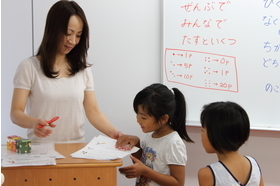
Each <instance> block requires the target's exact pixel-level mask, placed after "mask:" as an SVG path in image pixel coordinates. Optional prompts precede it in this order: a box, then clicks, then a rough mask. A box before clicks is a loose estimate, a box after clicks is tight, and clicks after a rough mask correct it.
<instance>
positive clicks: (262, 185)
mask: <svg viewBox="0 0 280 186" xmlns="http://www.w3.org/2000/svg"><path fill="white" fill-rule="evenodd" d="M260 186H264V182H263V178H262V177H261V181H260Z"/></svg>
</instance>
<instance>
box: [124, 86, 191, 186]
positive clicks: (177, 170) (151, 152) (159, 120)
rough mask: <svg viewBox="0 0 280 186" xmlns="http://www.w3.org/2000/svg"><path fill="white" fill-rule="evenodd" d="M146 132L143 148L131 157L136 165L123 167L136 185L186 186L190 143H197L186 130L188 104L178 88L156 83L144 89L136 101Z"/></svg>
mask: <svg viewBox="0 0 280 186" xmlns="http://www.w3.org/2000/svg"><path fill="white" fill-rule="evenodd" d="M133 108H134V111H135V113H136V115H137V117H136V118H137V123H139V125H140V127H141V129H142V131H143V132H144V133H147V134H146V136H145V138H144V139H143V140H141V142H139V143H138V145H136V146H138V147H140V148H141V150H139V151H138V152H136V153H135V154H133V156H131V159H132V161H133V162H134V164H133V165H131V166H128V167H123V168H120V169H119V171H120V172H121V173H123V174H125V175H126V177H127V178H135V177H138V178H137V182H136V185H139V186H140V185H150V186H154V185H166V186H168V185H170V186H183V185H184V183H185V165H186V161H187V154H186V146H185V143H184V142H183V140H185V141H186V142H193V141H192V140H191V139H190V137H189V136H188V134H187V131H186V103H185V98H184V95H183V94H182V93H181V92H180V91H179V90H178V89H177V88H173V89H172V90H170V89H168V88H167V87H166V86H165V85H162V84H159V83H156V84H152V85H150V86H148V87H146V88H144V89H143V90H141V91H140V92H139V93H138V94H137V95H136V97H135V98H134V101H133Z"/></svg>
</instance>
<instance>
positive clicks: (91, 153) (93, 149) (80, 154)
mask: <svg viewBox="0 0 280 186" xmlns="http://www.w3.org/2000/svg"><path fill="white" fill-rule="evenodd" d="M115 144H116V140H114V139H111V138H109V137H105V136H102V135H99V136H98V137H94V138H93V139H92V140H91V141H90V142H89V143H88V144H87V145H86V146H85V147H84V148H82V149H80V150H78V151H77V152H75V153H73V154H71V156H72V157H74V158H86V159H96V160H114V159H119V158H124V157H125V156H127V155H130V154H132V153H135V152H137V151H138V150H139V148H138V147H133V148H132V149H131V150H129V151H121V150H119V149H117V148H116V147H115Z"/></svg>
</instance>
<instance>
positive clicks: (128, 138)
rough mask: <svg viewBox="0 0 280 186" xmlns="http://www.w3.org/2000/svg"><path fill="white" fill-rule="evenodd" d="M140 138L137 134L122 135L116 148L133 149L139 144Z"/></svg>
mask: <svg viewBox="0 0 280 186" xmlns="http://www.w3.org/2000/svg"><path fill="white" fill-rule="evenodd" d="M139 141H140V139H139V138H138V137H137V136H132V135H122V136H120V137H119V138H118V140H117V142H116V148H117V149H119V150H131V148H132V147H134V146H135V145H137V144H139Z"/></svg>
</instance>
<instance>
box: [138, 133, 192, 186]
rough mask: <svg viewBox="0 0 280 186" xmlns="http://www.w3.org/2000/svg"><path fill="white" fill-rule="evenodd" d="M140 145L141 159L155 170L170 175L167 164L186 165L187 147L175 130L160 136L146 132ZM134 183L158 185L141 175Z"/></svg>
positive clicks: (150, 185)
mask: <svg viewBox="0 0 280 186" xmlns="http://www.w3.org/2000/svg"><path fill="white" fill-rule="evenodd" d="M140 145H141V148H142V150H143V152H142V157H141V161H142V162H143V163H144V164H145V165H146V166H148V167H150V168H151V169H153V170H154V171H156V172H159V173H162V174H166V175H170V169H169V166H168V165H170V164H172V165H182V166H185V165H186V162H187V149H186V146H185V143H184V141H183V140H182V139H181V137H180V136H179V134H178V133H177V132H176V131H174V132H172V133H170V134H168V135H166V136H163V137H161V138H153V137H152V133H148V134H146V135H145V138H144V139H143V140H142V141H141V142H140ZM136 185H149V186H159V184H157V183H155V182H154V181H152V180H150V179H149V178H145V177H143V176H140V177H138V178H137V180H136Z"/></svg>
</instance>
